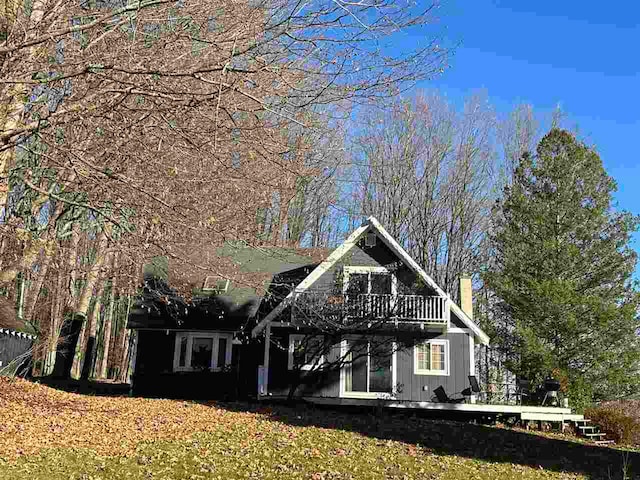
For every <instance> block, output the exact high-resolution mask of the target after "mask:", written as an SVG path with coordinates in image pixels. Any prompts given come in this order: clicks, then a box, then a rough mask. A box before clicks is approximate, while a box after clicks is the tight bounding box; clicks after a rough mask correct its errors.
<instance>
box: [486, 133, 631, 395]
mask: <svg viewBox="0 0 640 480" xmlns="http://www.w3.org/2000/svg"><path fill="white" fill-rule="evenodd" d="M615 190H616V183H615V181H614V180H613V179H612V178H611V177H609V176H608V175H607V173H606V171H605V170H604V168H603V165H602V161H601V160H600V157H599V156H598V154H597V153H596V152H595V151H594V150H593V149H592V148H589V147H588V146H586V145H584V144H583V143H581V142H579V141H578V140H577V139H576V138H575V137H574V136H573V135H572V134H570V133H569V132H566V131H563V130H559V129H555V128H554V129H552V130H551V131H550V132H549V133H548V134H547V135H546V136H545V137H544V138H543V139H542V140H541V141H540V143H539V144H538V146H537V151H536V155H531V154H525V155H524V156H523V157H522V160H521V162H520V165H519V166H518V168H517V169H516V172H515V174H514V179H513V184H512V185H511V186H509V187H507V188H506V190H505V195H504V198H503V199H502V200H501V201H500V202H499V204H498V207H499V208H498V209H497V211H496V213H497V214H496V228H495V232H494V234H493V237H492V245H493V250H494V252H493V253H494V255H495V262H493V265H492V266H491V267H489V268H488V270H489V271H488V272H487V273H486V275H485V280H486V282H487V285H488V287H489V288H490V289H491V291H492V292H493V294H494V296H495V300H496V301H495V307H496V318H499V319H500V321H498V322H496V325H494V327H495V332H496V334H497V336H496V337H495V343H496V344H497V345H498V347H499V348H501V349H502V351H503V353H504V354H505V357H506V358H507V361H508V365H509V368H510V369H512V371H513V372H514V373H516V374H517V375H519V376H521V377H523V378H528V379H530V380H532V381H533V382H541V381H542V380H543V379H544V377H546V376H547V375H549V374H553V375H554V376H556V377H560V380H561V382H562V383H563V388H566V389H567V390H568V392H569V396H570V398H571V399H572V401H573V405H575V406H581V405H585V404H586V403H588V402H591V401H593V400H596V399H600V398H612V397H621V396H625V395H628V394H630V393H632V392H634V391H637V389H638V386H639V385H640V373H639V361H640V342H639V340H638V327H639V322H638V306H639V304H640V295H639V293H638V291H637V290H636V288H637V284H636V282H634V281H633V279H632V275H633V272H634V269H635V265H636V253H635V252H634V251H633V250H632V249H631V247H630V245H629V242H630V240H631V234H632V233H633V232H634V231H636V230H637V227H638V220H639V219H638V217H635V216H633V215H631V214H630V213H628V212H621V211H617V210H616V209H615V208H614V206H613V204H612V193H613V192H614V191H615Z"/></svg>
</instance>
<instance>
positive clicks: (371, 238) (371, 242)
mask: <svg viewBox="0 0 640 480" xmlns="http://www.w3.org/2000/svg"><path fill="white" fill-rule="evenodd" d="M376 238H377V237H376V234H375V233H367V236H366V237H365V239H364V245H365V246H366V247H375V246H376Z"/></svg>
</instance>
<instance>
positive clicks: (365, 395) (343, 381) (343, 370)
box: [340, 339, 398, 400]
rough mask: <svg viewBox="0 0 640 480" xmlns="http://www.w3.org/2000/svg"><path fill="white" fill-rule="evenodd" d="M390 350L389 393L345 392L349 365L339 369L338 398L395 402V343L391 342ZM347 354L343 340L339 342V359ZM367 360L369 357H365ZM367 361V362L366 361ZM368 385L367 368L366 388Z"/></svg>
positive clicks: (345, 342) (345, 343) (345, 341)
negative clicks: (391, 350) (376, 399)
mask: <svg viewBox="0 0 640 480" xmlns="http://www.w3.org/2000/svg"><path fill="white" fill-rule="evenodd" d="M391 348H392V349H393V352H392V354H391V392H392V393H390V394H389V393H386V392H347V390H346V379H347V369H348V368H349V367H350V365H343V366H342V367H341V368H340V397H342V398H380V399H386V400H395V399H396V395H395V393H394V392H395V389H396V385H397V384H398V380H397V365H398V364H397V358H396V353H397V352H396V350H397V349H396V343H395V342H393V343H392V344H391ZM346 354H347V339H344V340H342V341H341V342H340V358H341V359H342V358H344V357H345V355H346ZM367 358H369V355H367ZM367 361H369V360H367ZM368 385H369V369H368V368H367V388H368Z"/></svg>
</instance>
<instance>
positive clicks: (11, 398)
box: [0, 378, 640, 480]
mask: <svg viewBox="0 0 640 480" xmlns="http://www.w3.org/2000/svg"><path fill="white" fill-rule="evenodd" d="M639 457H640V455H639V454H638V453H636V452H630V453H629V454H628V461H629V462H630V463H631V464H632V465H631V467H630V468H633V469H635V471H636V472H640V458H639ZM622 458H623V452H621V451H620V450H616V449H611V448H604V447H597V446H593V445H586V444H584V443H579V442H574V441H571V440H570V439H566V438H560V437H549V436H542V435H536V434H531V433H526V432H522V431H515V430H507V429H500V428H491V427H483V426H476V425H468V424H462V423H456V422H447V421H434V420H428V419H422V418H417V417H409V416H406V415H385V416H383V417H381V418H376V417H374V416H371V415H368V414H353V413H337V412H333V411H329V410H316V409H310V408H286V407H273V408H264V407H262V408H261V407H259V406H253V407H252V406H251V405H248V404H224V405H223V404H213V403H211V404H204V403H194V402H185V401H176V400H155V399H141V398H127V397H98V396H82V395H77V394H73V393H67V392H62V391H59V390H55V389H52V388H50V387H45V386H42V385H38V384H34V383H30V382H27V381H24V380H16V381H9V380H8V379H5V378H0V478H2V479H11V480H20V479H29V480H37V479H47V480H49V479H52V480H53V479H65V480H67V479H85V480H90V479H91V480H97V479H109V478H114V479H115V478H134V479H137V478H139V479H151V478H157V479H217V478H219V479H236V478H265V479H288V478H299V479H311V480H321V479H322V480H329V479H348V478H354V479H414V478H416V479H423V478H424V479H472V478H474V479H512V478H524V479H537V478H622V467H621V465H622ZM629 478H631V477H629Z"/></svg>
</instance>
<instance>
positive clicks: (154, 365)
mask: <svg viewBox="0 0 640 480" xmlns="http://www.w3.org/2000/svg"><path fill="white" fill-rule="evenodd" d="M175 343H176V333H175V332H173V331H169V332H168V333H167V331H166V330H139V331H138V346H137V348H136V371H135V374H136V375H144V374H154V373H168V372H171V371H172V370H173V349H174V347H175Z"/></svg>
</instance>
